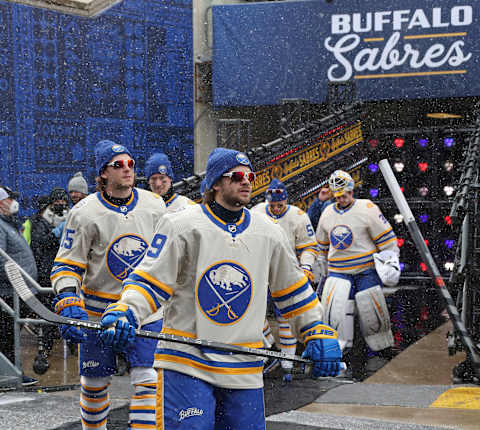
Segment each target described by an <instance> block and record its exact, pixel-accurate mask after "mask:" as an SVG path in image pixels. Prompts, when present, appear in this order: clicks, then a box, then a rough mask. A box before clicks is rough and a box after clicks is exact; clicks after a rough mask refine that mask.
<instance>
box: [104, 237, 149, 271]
mask: <svg viewBox="0 0 480 430" xmlns="http://www.w3.org/2000/svg"><path fill="white" fill-rule="evenodd" d="M147 248H148V243H147V242H146V241H145V240H144V239H143V238H141V237H140V236H138V235H136V234H126V235H124V236H120V237H117V238H116V239H114V240H113V242H111V243H110V245H108V249H107V253H106V254H105V264H106V266H107V268H108V270H109V271H110V273H111V275H112V276H113V277H114V278H115V279H118V280H119V281H123V280H124V279H125V278H126V277H127V276H128V275H129V274H130V273H131V272H132V271H133V270H134V269H135V267H136V266H137V265H138V263H140V261H142V258H143V256H144V255H145V251H146V250H147Z"/></svg>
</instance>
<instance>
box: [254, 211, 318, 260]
mask: <svg viewBox="0 0 480 430" xmlns="http://www.w3.org/2000/svg"><path fill="white" fill-rule="evenodd" d="M252 211H254V212H261V213H264V214H266V215H268V216H269V217H271V218H273V219H274V220H276V221H277V222H278V224H280V226H281V227H282V228H283V229H284V231H285V233H286V234H287V238H288V241H289V243H290V245H291V246H292V249H293V250H294V252H295V253H296V254H297V255H298V260H299V262H300V264H302V265H303V264H307V265H309V266H310V267H312V266H313V263H314V261H315V258H316V257H317V255H318V252H319V250H318V243H317V239H316V237H315V231H314V230H313V227H312V223H311V222H310V218H309V217H308V215H307V214H306V213H305V212H304V211H302V210H301V209H300V208H297V207H296V206H294V205H287V208H286V210H285V212H283V213H282V214H281V215H274V214H273V213H272V212H271V211H270V206H269V204H268V203H267V202H263V203H259V204H258V205H255V206H254V207H253V208H252Z"/></svg>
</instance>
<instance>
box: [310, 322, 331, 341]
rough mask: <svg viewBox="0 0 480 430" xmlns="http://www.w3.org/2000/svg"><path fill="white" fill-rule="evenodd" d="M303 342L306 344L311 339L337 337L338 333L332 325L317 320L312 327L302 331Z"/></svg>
mask: <svg viewBox="0 0 480 430" xmlns="http://www.w3.org/2000/svg"><path fill="white" fill-rule="evenodd" d="M302 334H303V342H304V343H305V344H307V343H308V342H309V341H310V340H312V339H338V333H337V332H336V330H334V329H333V328H332V327H330V326H328V325H326V324H323V323H322V322H318V323H317V324H315V325H314V326H313V327H311V328H308V329H307V330H305V331H303V330H302Z"/></svg>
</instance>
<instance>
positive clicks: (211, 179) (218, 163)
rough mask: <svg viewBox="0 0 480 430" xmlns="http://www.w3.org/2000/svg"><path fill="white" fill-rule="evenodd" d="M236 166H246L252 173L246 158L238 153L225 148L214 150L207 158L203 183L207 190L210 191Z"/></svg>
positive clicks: (241, 153)
mask: <svg viewBox="0 0 480 430" xmlns="http://www.w3.org/2000/svg"><path fill="white" fill-rule="evenodd" d="M236 166H248V167H250V169H251V170H252V171H253V168H252V164H251V163H250V160H249V159H248V157H247V156H246V155H245V154H244V153H243V152H239V151H235V150H234V149H227V148H215V149H214V150H213V151H212V152H210V155H209V156H208V161H207V172H206V174H205V182H206V187H207V189H211V188H212V187H213V185H214V184H215V182H217V181H218V179H219V178H220V177H221V176H222V175H223V174H224V173H226V172H228V171H229V170H230V169H232V168H233V167H236Z"/></svg>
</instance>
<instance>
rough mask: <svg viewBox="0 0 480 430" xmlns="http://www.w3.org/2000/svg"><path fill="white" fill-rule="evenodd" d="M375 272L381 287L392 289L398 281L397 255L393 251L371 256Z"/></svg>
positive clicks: (398, 262)
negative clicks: (381, 284)
mask: <svg viewBox="0 0 480 430" xmlns="http://www.w3.org/2000/svg"><path fill="white" fill-rule="evenodd" d="M373 260H374V261H375V270H376V271H377V273H378V276H379V277H380V280H381V281H382V283H383V285H386V286H387V287H394V286H395V285H397V284H398V280H399V279H400V261H399V260H398V255H397V254H396V253H395V252H393V251H382V252H379V253H378V254H373Z"/></svg>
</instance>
